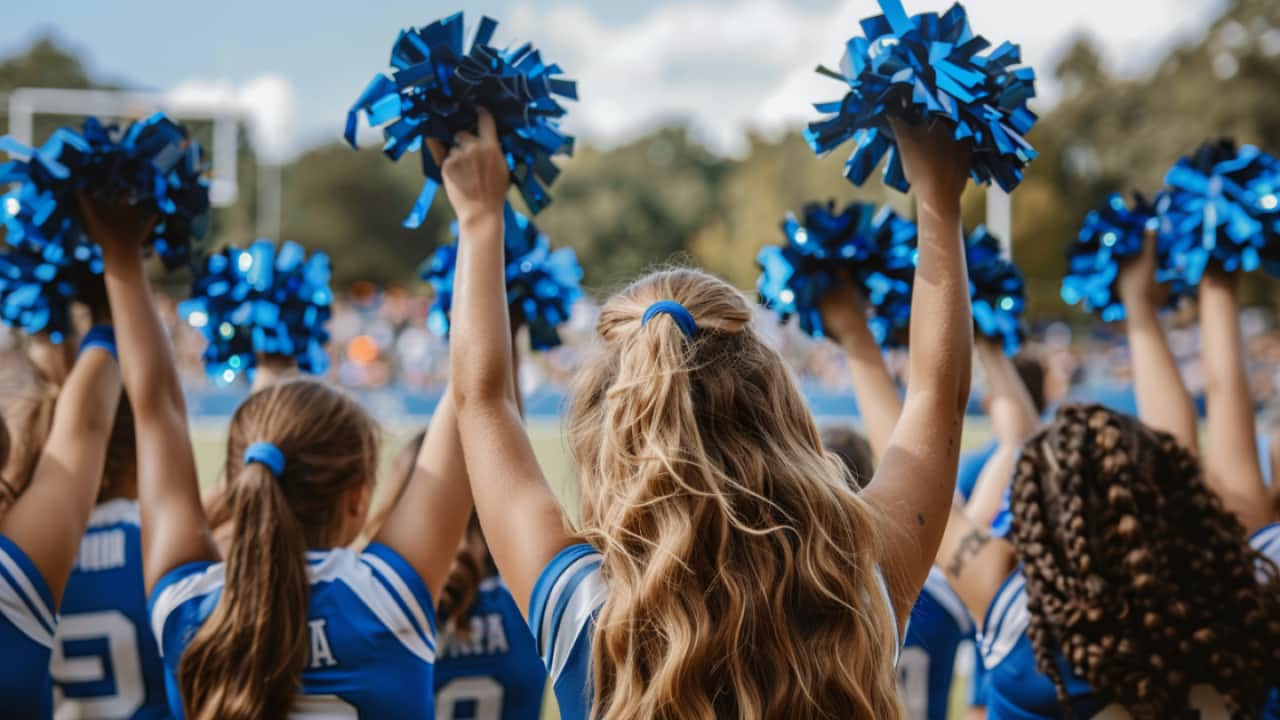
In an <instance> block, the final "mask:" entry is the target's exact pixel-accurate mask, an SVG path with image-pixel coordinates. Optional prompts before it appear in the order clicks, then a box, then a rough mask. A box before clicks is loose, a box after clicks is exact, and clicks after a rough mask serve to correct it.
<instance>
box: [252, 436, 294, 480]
mask: <svg viewBox="0 0 1280 720" xmlns="http://www.w3.org/2000/svg"><path fill="white" fill-rule="evenodd" d="M253 463H259V464H261V465H264V466H266V468H267V469H268V470H270V471H271V474H272V475H273V476H275V477H280V476H281V475H283V474H284V453H282V452H280V448H278V447H276V446H275V445H273V444H271V443H269V442H257V443H254V444H252V445H250V446H249V447H247V448H245V450H244V464H245V465H252V464H253Z"/></svg>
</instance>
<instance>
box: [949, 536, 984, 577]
mask: <svg viewBox="0 0 1280 720" xmlns="http://www.w3.org/2000/svg"><path fill="white" fill-rule="evenodd" d="M989 542H991V536H990V535H988V534H986V533H984V532H982V531H981V530H971V531H969V534H968V535H965V536H964V538H963V539H961V540H960V546H959V547H957V548H956V552H955V554H954V555H952V556H951V564H950V565H948V566H947V574H948V575H950V576H951V577H960V573H961V572H963V571H964V566H965V563H967V562H968V561H970V560H972V559H973V558H974V557H976V556H977V555H978V553H980V552H982V548H984V547H986V545H987V543H989Z"/></svg>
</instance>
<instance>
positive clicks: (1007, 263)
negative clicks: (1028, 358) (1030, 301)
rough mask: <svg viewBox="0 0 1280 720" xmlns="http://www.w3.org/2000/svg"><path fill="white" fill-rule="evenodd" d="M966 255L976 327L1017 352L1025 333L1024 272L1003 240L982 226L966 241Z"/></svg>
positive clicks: (1008, 349)
mask: <svg viewBox="0 0 1280 720" xmlns="http://www.w3.org/2000/svg"><path fill="white" fill-rule="evenodd" d="M965 256H966V258H967V260H968V265H969V297H970V299H971V301H972V304H973V324H974V327H975V328H976V329H977V331H978V334H979V335H981V336H983V337H985V338H989V339H991V340H995V341H996V342H998V343H1000V345H1001V347H1003V348H1004V352H1005V354H1006V355H1011V356H1012V355H1016V354H1017V352H1018V349H1019V348H1020V347H1022V340H1023V338H1024V336H1025V334H1024V329H1023V327H1022V312H1023V310H1025V309H1026V307H1027V284H1026V281H1025V280H1024V279H1023V277H1022V271H1021V270H1019V269H1018V266H1017V265H1014V264H1013V262H1012V261H1011V260H1009V259H1008V258H1006V257H1005V256H1004V253H1003V252H1001V249H1000V240H999V239H997V238H996V236H995V235H992V234H991V233H990V232H989V231H988V230H987V229H986V228H985V227H983V226H981V225H979V226H978V228H977V229H976V230H974V231H973V232H972V233H970V234H969V237H968V239H967V240H966V241H965Z"/></svg>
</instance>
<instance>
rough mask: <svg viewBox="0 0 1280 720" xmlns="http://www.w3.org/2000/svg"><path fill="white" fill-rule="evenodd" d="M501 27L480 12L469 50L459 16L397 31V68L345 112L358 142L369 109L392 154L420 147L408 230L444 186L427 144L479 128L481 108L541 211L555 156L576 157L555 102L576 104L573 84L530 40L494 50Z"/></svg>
mask: <svg viewBox="0 0 1280 720" xmlns="http://www.w3.org/2000/svg"><path fill="white" fill-rule="evenodd" d="M497 25H498V24H497V22H495V21H494V20H491V19H489V18H487V17H486V18H482V19H481V20H480V27H479V28H478V29H477V30H476V34H475V38H474V39H473V40H472V43H471V48H470V50H468V51H466V52H464V51H463V48H462V45H463V38H462V36H463V32H462V13H456V14H454V15H451V16H449V17H448V18H446V19H444V20H440V21H437V22H434V23H431V24H430V25H427V26H426V27H422V28H418V29H408V30H403V31H401V32H400V37H399V38H397V39H396V43H395V45H394V46H393V47H392V49H391V66H392V67H393V68H394V70H393V71H392V73H391V74H390V75H385V74H378V75H376V76H375V77H374V78H373V80H372V82H370V83H369V86H368V87H367V88H365V91H364V92H363V93H361V95H360V97H359V98H357V99H356V101H355V103H354V104H353V105H352V106H351V110H350V111H349V112H348V113H347V128H346V138H347V142H349V143H350V144H351V146H352V147H355V145H356V118H357V116H358V115H359V113H361V112H363V113H364V114H365V116H366V118H367V119H368V121H369V124H370V125H372V126H375V127H376V126H382V125H385V126H386V127H385V128H384V129H383V134H384V135H385V137H386V145H385V146H384V147H383V152H385V153H386V155H387V156H388V157H390V158H391V159H392V160H399V159H400V157H401V156H402V155H403V154H404V153H405V151H408V150H419V151H421V152H422V171H423V174H424V175H425V176H426V180H425V182H424V183H423V186H422V192H421V194H420V195H419V196H418V200H417V202H416V203H415V204H414V206H413V210H412V211H410V213H409V216H408V217H407V218H405V221H404V224H405V227H409V228H416V227H418V226H419V225H421V224H422V221H423V219H424V218H425V217H426V215H427V212H428V210H429V209H430V208H431V201H432V199H433V198H434V197H435V193H436V190H437V189H438V188H439V186H440V183H441V182H442V180H441V177H440V168H439V166H437V165H436V162H435V160H434V159H433V158H432V156H431V153H430V152H427V150H426V148H424V147H423V145H424V143H425V141H427V140H438V141H440V142H441V143H442V144H444V145H445V146H450V145H452V144H453V138H454V136H455V135H457V134H458V133H459V132H462V131H470V132H474V131H475V130H476V126H477V121H478V120H477V114H476V110H477V108H480V107H484V108H486V109H488V110H489V112H491V113H493V117H494V120H495V121H496V124H497V128H498V138H499V141H500V142H501V143H502V149H503V151H505V153H506V157H507V167H508V168H510V170H511V179H512V182H513V183H514V184H515V185H516V187H517V188H519V190H520V194H521V196H522V197H523V198H524V201H525V204H526V205H528V207H529V210H530V211H532V212H533V213H535V214H536V213H538V212H540V211H541V210H542V209H543V208H544V207H546V206H547V204H548V203H550V202H551V199H550V198H549V197H548V196H547V193H546V190H545V188H544V186H546V185H550V184H551V183H552V182H554V181H555V179H556V176H557V175H559V173H560V171H559V169H558V168H557V167H556V166H555V164H554V163H552V161H551V158H552V157H553V156H555V155H571V154H573V138H572V137H570V136H568V135H565V134H564V133H563V132H561V130H560V126H559V119H560V118H561V117H563V116H564V114H565V110H564V108H563V107H562V106H561V105H560V103H559V101H558V100H556V98H557V97H560V98H567V99H572V100H576V99H577V87H576V85H575V84H574V83H573V82H572V81H570V80H565V79H562V78H560V77H557V76H558V75H559V74H560V73H561V70H560V67H559V66H558V65H552V64H547V63H544V62H543V61H542V56H541V55H540V54H539V52H538V51H537V50H534V49H533V48H532V46H530V45H529V44H524V45H521V46H519V47H516V48H513V49H507V50H499V49H497V48H494V47H492V46H491V45H490V44H489V42H490V40H491V39H492V38H493V31H494V29H495V28H496V27H497Z"/></svg>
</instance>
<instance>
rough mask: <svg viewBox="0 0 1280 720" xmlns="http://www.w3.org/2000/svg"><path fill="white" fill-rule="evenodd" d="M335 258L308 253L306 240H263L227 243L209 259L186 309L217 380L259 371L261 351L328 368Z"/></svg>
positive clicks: (309, 369) (182, 307)
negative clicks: (202, 339)
mask: <svg viewBox="0 0 1280 720" xmlns="http://www.w3.org/2000/svg"><path fill="white" fill-rule="evenodd" d="M330 274H331V273H330V268H329V257H328V256H327V255H326V254H324V253H322V252H315V253H312V254H311V256H310V257H307V254H306V251H305V250H303V248H302V246H300V245H298V244H297V243H293V242H285V243H283V244H281V245H280V247H279V248H278V249H277V247H276V245H275V243H273V242H271V241H270V240H258V241H256V242H254V243H253V244H252V245H250V246H249V249H248V250H241V249H238V248H234V247H228V248H224V249H223V250H220V251H218V252H216V253H213V254H211V255H210V256H209V257H208V258H206V259H205V262H204V264H203V265H202V267H201V269H200V271H199V272H198V273H197V274H196V278H195V282H194V287H193V290H192V297H191V299H190V300H186V301H183V302H182V303H181V304H179V306H178V312H179V314H180V315H181V316H182V317H183V318H184V319H185V320H186V321H187V323H188V324H189V325H191V326H192V327H194V328H196V329H197V330H199V331H200V332H201V333H202V334H203V335H204V337H205V339H206V340H207V341H208V346H207V347H206V348H205V352H204V363H205V369H206V371H207V372H208V374H209V377H211V378H212V379H213V380H214V381H215V382H218V383H221V384H230V383H232V382H234V381H235V380H236V379H237V378H238V377H240V376H241V375H244V376H246V377H250V378H251V377H252V373H253V370H254V368H256V367H257V361H258V356H260V355H262V356H266V355H278V356H282V357H288V358H292V359H293V360H294V361H295V362H296V363H297V365H298V369H299V370H301V371H302V372H304V373H309V374H312V375H323V374H324V373H325V372H326V371H327V370H328V368H329V356H328V354H327V353H326V352H325V344H326V343H328V342H329V330H328V328H327V325H328V322H329V317H330V315H331V313H332V305H333V291H332V290H331V289H330V287H329V278H330Z"/></svg>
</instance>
